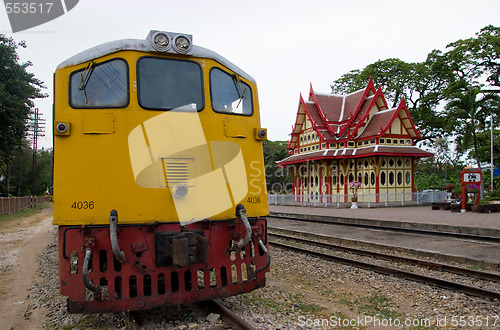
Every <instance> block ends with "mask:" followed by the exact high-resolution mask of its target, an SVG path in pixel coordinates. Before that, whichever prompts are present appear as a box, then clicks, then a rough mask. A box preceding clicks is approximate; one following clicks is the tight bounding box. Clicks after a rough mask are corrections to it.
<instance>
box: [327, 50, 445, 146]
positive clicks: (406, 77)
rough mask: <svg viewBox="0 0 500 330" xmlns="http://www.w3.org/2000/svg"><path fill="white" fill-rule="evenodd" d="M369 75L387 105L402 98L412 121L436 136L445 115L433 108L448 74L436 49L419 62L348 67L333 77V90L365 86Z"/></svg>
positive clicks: (426, 133) (395, 61) (343, 91)
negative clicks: (348, 69) (347, 71)
mask: <svg viewBox="0 0 500 330" xmlns="http://www.w3.org/2000/svg"><path fill="white" fill-rule="evenodd" d="M370 78H372V79H373V82H374V84H375V85H380V86H381V87H382V89H383V91H384V96H385V98H386V100H387V102H388V103H389V105H390V106H391V107H396V106H397V104H398V103H399V102H400V101H401V99H402V98H404V99H405V100H406V101H407V105H408V108H409V110H410V114H411V116H412V118H413V120H414V122H415V124H416V125H417V126H418V127H419V128H421V130H422V134H423V136H424V138H425V139H430V138H433V137H435V136H440V135H441V132H439V131H440V129H441V127H442V126H443V124H444V121H445V118H444V117H443V116H442V114H440V113H439V112H437V110H436V109H437V106H438V104H439V102H440V101H441V100H442V99H443V98H444V97H443V96H442V93H441V92H442V91H443V90H444V88H446V86H447V85H448V83H449V81H450V79H451V76H450V70H449V69H448V66H447V62H446V61H445V59H444V58H443V55H442V54H441V53H440V52H439V51H433V52H431V53H430V54H429V56H428V57H427V60H426V61H425V62H422V63H406V62H404V61H402V60H400V59H396V58H390V59H387V60H380V61H377V62H375V63H373V64H370V65H368V66H366V67H365V68H364V69H363V70H357V69H356V70H352V71H351V72H349V73H347V74H344V75H342V76H341V77H340V78H339V79H337V80H335V81H334V82H333V84H332V85H331V88H332V92H333V93H339V94H347V93H352V92H354V91H356V90H359V89H362V88H365V87H366V85H367V84H368V81H369V79H370Z"/></svg>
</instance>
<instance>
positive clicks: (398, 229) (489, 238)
mask: <svg viewBox="0 0 500 330" xmlns="http://www.w3.org/2000/svg"><path fill="white" fill-rule="evenodd" d="M272 218H275V219H284V220H296V221H305V222H316V223H326V224H331V225H339V226H346V227H359V228H366V229H376V230H385V231H396V232H404V233H407V234H408V233H410V234H419V235H428V236H444V237H452V238H458V239H467V240H473V241H480V242H488V243H496V244H500V237H497V236H485V235H473V234H464V233H455V232H449V231H436V230H428V229H416V228H401V227H392V226H377V225H369V224H362V223H347V222H340V221H335V220H333V219H332V220H327V219H319V218H315V219H307V218H303V217H290V216H283V215H276V214H273V213H271V214H270V215H269V216H268V217H267V219H272Z"/></svg>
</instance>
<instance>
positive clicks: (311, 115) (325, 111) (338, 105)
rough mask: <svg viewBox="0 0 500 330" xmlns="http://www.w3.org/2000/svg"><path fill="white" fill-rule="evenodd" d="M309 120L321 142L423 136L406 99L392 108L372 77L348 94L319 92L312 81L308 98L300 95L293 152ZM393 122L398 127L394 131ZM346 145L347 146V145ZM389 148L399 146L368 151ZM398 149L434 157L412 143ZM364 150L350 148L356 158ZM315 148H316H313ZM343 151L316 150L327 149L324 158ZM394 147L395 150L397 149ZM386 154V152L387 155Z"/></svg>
mask: <svg viewBox="0 0 500 330" xmlns="http://www.w3.org/2000/svg"><path fill="white" fill-rule="evenodd" d="M307 121H309V122H310V123H311V126H312V127H311V129H312V130H313V131H314V132H316V134H317V136H318V138H319V141H320V142H322V143H323V142H329V143H340V142H355V145H358V144H356V142H358V141H364V140H371V141H373V139H376V138H380V137H383V136H386V135H387V136H388V137H390V136H394V137H395V138H397V139H411V140H412V141H414V140H417V139H421V135H420V133H419V131H418V130H417V128H416V127H415V125H414V123H413V121H412V119H411V116H410V113H409V111H408V108H407V106H406V102H405V100H404V99H402V100H401V102H400V103H399V105H398V107H396V108H392V109H389V107H388V105H387V101H386V100H385V97H384V94H383V92H382V89H381V87H378V88H377V89H376V88H375V86H374V84H373V80H372V79H371V78H370V80H369V81H368V84H367V86H366V88H364V89H361V90H358V91H356V92H354V93H351V94H347V95H334V94H324V93H317V92H315V91H314V89H313V87H312V84H310V88H309V97H308V100H307V101H306V100H304V98H303V97H302V94H301V95H300V97H299V108H298V110H297V117H296V119H295V124H294V126H293V129H292V134H291V139H290V141H289V142H288V150H289V151H290V153H293V151H294V150H296V149H299V148H300V139H299V136H300V134H301V133H302V132H303V131H304V129H305V126H304V124H305V123H306V122H307ZM396 121H397V123H396ZM393 125H394V126H395V128H394V129H392V130H391V127H392V126H393ZM363 145H365V144H363ZM344 146H347V144H345V145H344ZM386 147H396V146H383V145H380V146H373V147H372V149H373V150H372V151H371V152H368V153H369V154H371V153H376V154H380V153H381V152H382V150H385V149H386ZM363 148H366V147H363ZM397 148H399V149H398V151H400V152H402V153H403V154H405V155H411V156H415V157H429V156H432V154H431V153H429V152H426V151H423V150H420V149H418V148H416V147H413V144H412V146H404V147H403V146H399V147H397ZM408 148H410V149H411V150H410V149H408ZM357 149H359V150H360V151H359V153H357V152H356V151H353V150H357ZM361 149H362V148H353V149H351V151H352V152H354V154H352V155H351V157H356V158H357V156H356V155H362V154H366V151H361ZM308 150H310V148H309V149H308ZM313 150H315V149H314V148H313ZM316 150H317V149H316ZM342 150H344V149H337V150H333V149H332V150H324V149H323V150H320V151H315V152H316V153H318V152H319V153H320V154H322V153H325V151H328V153H325V154H324V157H328V158H331V157H334V158H336V157H337V154H338V151H342ZM345 150H346V149H345ZM391 150H392V151H393V152H395V151H396V149H391ZM417 150H418V151H417ZM330 151H332V152H330ZM333 151H335V155H333ZM387 153H388V152H384V154H387ZM308 154H311V153H307V152H306V153H302V154H300V155H294V156H292V157H290V158H294V159H302V158H304V157H306V158H304V159H310V158H307V157H308V156H307V155H308ZM297 156H300V157H297ZM310 156H312V155H310ZM342 156H349V152H348V151H344V154H343V155H342ZM322 157H323V156H321V157H320V158H322ZM285 161H287V160H286V159H285V160H283V161H282V162H280V163H282V164H285V163H288V162H285ZM280 165H281V164H280Z"/></svg>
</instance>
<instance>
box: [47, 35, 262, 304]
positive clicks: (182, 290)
mask: <svg viewBox="0 0 500 330" xmlns="http://www.w3.org/2000/svg"><path fill="white" fill-rule="evenodd" d="M54 77H55V78H54V94H55V96H54V220H53V224H54V225H57V226H58V227H59V272H60V292H61V294H63V295H65V296H68V309H69V311H70V312H73V313H101V312H121V311H132V310H144V309H149V308H154V307H159V306H165V305H175V304H183V303H190V302H195V301H201V300H208V299H214V298H219V297H227V296H231V295H236V294H239V293H244V292H249V291H251V290H254V289H256V288H259V287H262V286H264V284H265V272H266V271H268V268H269V262H270V256H269V253H268V250H267V249H268V243H267V230H266V229H267V228H266V220H265V216H266V215H268V204H267V192H266V184H265V172H264V161H263V154H262V141H263V140H264V139H266V130H265V129H263V128H261V126H260V116H259V106H258V97H257V88H256V84H255V81H254V80H253V79H252V78H251V77H250V76H249V75H247V74H246V73H245V72H244V71H242V70H241V69H239V68H238V67H236V66H235V65H233V64H232V63H230V62H229V61H227V60H226V59H224V58H223V57H221V56H219V55H218V54H216V53H214V52H212V51H210V50H207V49H204V48H201V47H197V46H194V45H192V37H191V36H190V35H185V34H178V33H170V32H162V31H151V32H150V34H149V35H148V37H147V38H146V39H145V40H135V39H127V40H120V41H114V42H110V43H107V44H103V45H100V46H97V47H94V48H92V49H89V50H87V51H84V52H82V53H80V54H77V55H75V56H74V57H72V58H70V59H68V60H67V61H65V62H63V63H61V64H60V65H59V66H58V68H57V70H56V73H55V76H54Z"/></svg>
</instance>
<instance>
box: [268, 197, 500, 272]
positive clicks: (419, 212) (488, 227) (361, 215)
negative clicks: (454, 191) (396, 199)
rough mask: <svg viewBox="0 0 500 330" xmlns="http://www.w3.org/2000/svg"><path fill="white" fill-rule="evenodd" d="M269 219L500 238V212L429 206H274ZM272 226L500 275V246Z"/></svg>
mask: <svg viewBox="0 0 500 330" xmlns="http://www.w3.org/2000/svg"><path fill="white" fill-rule="evenodd" d="M269 211H270V213H271V216H270V217H272V215H273V214H275V215H285V216H286V215H298V217H302V218H308V217H310V218H311V217H314V216H321V217H328V218H330V219H331V220H333V221H334V222H339V223H354V224H361V225H370V226H377V227H378V226H380V227H396V228H404V229H420V230H431V231H442V232H453V233H462V234H469V235H481V236H491V237H500V214H499V213H488V214H484V213H475V212H466V213H456V212H451V211H444V210H432V209H431V206H430V205H429V206H411V207H388V208H374V209H370V208H358V209H337V208H324V207H323V208H321V207H298V206H270V207H269ZM268 225H269V226H270V227H274V228H281V229H291V230H295V231H300V232H303V233H304V234H307V233H313V234H318V235H325V236H327V237H329V238H330V239H333V240H334V241H337V242H341V243H342V244H348V245H353V246H357V247H363V248H370V246H378V247H379V248H383V249H386V248H387V249H396V250H398V251H403V252H407V253H409V254H412V255H416V256H418V257H430V258H436V259H439V260H442V261H444V262H457V263H459V264H467V265H470V266H478V267H481V266H486V267H487V268H489V269H491V270H495V271H500V244H498V243H493V242H491V243H488V242H484V243H483V242H476V241H471V240H467V239H456V238H450V237H436V236H432V237H427V236H423V235H419V234H413V233H410V232H408V233H405V232H404V230H403V231H399V232H398V233H397V234H395V233H394V232H390V231H384V230H377V229H359V228H349V227H339V226H328V225H326V226H325V225H324V224H320V223H308V224H304V223H302V224H300V221H290V220H281V219H278V218H274V219H273V218H270V219H269V220H268Z"/></svg>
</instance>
